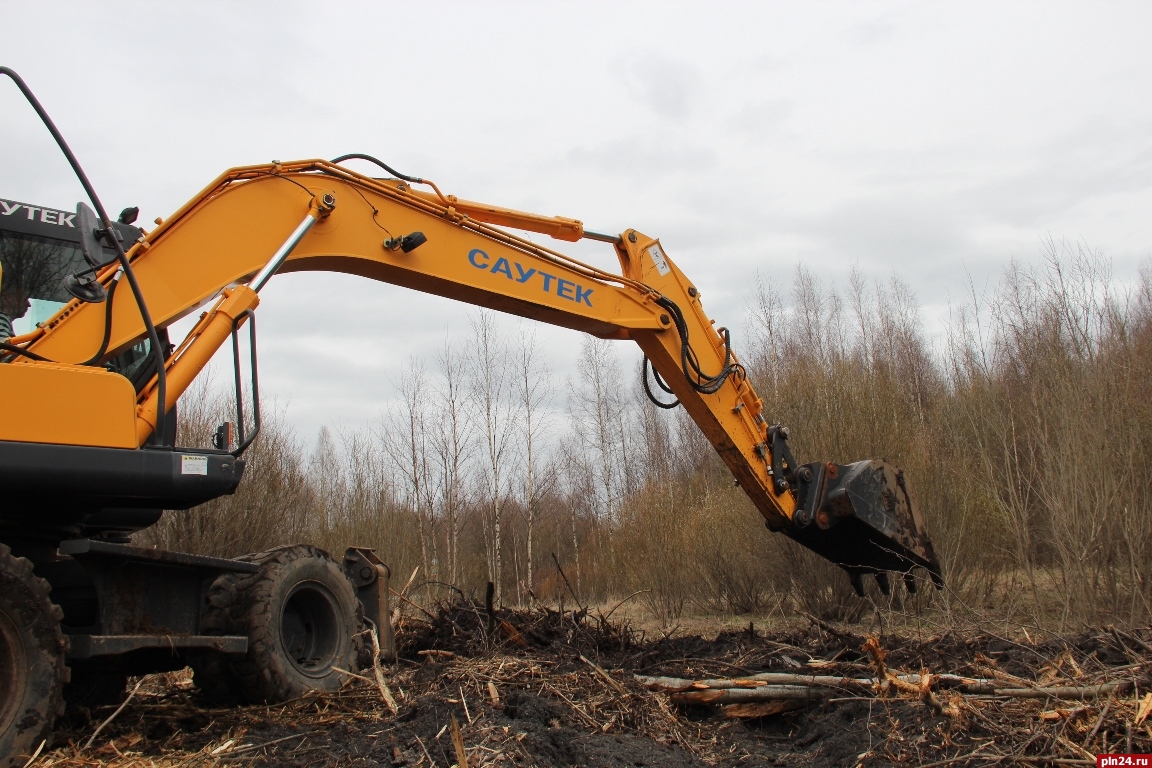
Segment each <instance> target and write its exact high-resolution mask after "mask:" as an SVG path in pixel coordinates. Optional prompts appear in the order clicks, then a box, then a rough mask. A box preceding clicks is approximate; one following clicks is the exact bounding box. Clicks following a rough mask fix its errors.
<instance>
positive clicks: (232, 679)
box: [188, 555, 255, 704]
mask: <svg viewBox="0 0 1152 768" xmlns="http://www.w3.org/2000/svg"><path fill="white" fill-rule="evenodd" d="M237 559H238V560H246V561H248V562H252V561H253V560H254V559H255V558H254V556H252V555H247V556H245V557H240V558H237ZM251 580H252V577H250V576H247V575H246V574H240V573H224V574H221V575H220V576H219V577H217V578H216V580H215V581H214V582H212V586H211V587H210V588H209V590H208V604H207V607H206V608H205V611H204V615H203V616H202V617H201V620H200V629H201V631H202V632H204V634H206V635H235V634H247V631H246V629H245V628H244V627H243V626H242V625H241V619H242V618H243V611H242V610H241V609H240V607H239V602H240V600H239V596H240V592H241V589H242V587H243V586H244V585H245V582H250V581H251ZM188 666H190V667H192V680H193V682H194V683H195V684H196V687H197V688H198V689H199V690H200V694H201V696H203V697H204V699H205V700H206V701H207V702H208V703H210V704H234V703H238V702H240V701H243V699H244V695H243V692H242V691H241V690H240V681H239V680H238V679H237V678H236V673H235V672H233V671H232V663H231V661H230V659H229V657H228V656H226V655H225V654H222V653H214V652H211V651H208V652H205V653H203V654H202V655H196V656H193V657H192V658H191V659H189V663H188Z"/></svg>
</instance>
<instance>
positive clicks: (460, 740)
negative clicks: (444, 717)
mask: <svg viewBox="0 0 1152 768" xmlns="http://www.w3.org/2000/svg"><path fill="white" fill-rule="evenodd" d="M451 717H452V720H451V721H450V722H451V724H452V749H453V750H455V752H456V765H457V768H468V753H467V752H465V751H464V734H462V733H460V723H458V722H456V715H452V716H451Z"/></svg>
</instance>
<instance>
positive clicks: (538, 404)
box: [514, 328, 552, 591]
mask: <svg viewBox="0 0 1152 768" xmlns="http://www.w3.org/2000/svg"><path fill="white" fill-rule="evenodd" d="M515 372H516V381H515V386H514V388H515V393H516V405H517V407H518V408H519V409H520V415H519V419H518V420H517V421H518V431H519V435H520V439H521V450H522V452H523V459H524V462H523V471H524V479H523V483H524V485H523V488H524V516H525V531H524V537H525V559H526V562H527V567H526V579H525V580H526V582H527V584H528V590H529V591H531V590H532V589H533V584H532V571H533V569H534V566H535V562H536V560H535V555H534V552H533V547H534V544H535V541H534V534H535V528H536V521H537V519H538V517H539V514H540V510H539V503H540V497H541V496H542V495H543V494H544V492H545V491H546V490H547V489H546V488H545V486H544V484H542V483H541V482H540V481H539V479H538V477H537V471H538V470H539V467H540V463H541V452H542V448H543V446H541V444H540V440H541V436H542V435H543V433H544V432H545V430H546V429H547V426H548V417H547V411H546V410H545V407H546V405H547V403H548V400H549V399H550V397H551V389H552V386H551V385H552V377H551V372H550V371H549V370H548V364H547V361H546V360H545V359H544V356H543V353H542V350H541V349H540V347H539V346H538V345H537V343H536V333H535V330H534V329H531V330H525V329H523V328H522V329H521V331H520V342H519V345H518V346H517V349H516V369H515Z"/></svg>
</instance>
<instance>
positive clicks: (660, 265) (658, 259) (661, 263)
mask: <svg viewBox="0 0 1152 768" xmlns="http://www.w3.org/2000/svg"><path fill="white" fill-rule="evenodd" d="M648 255H649V256H651V257H652V263H653V264H655V265H656V271H657V272H659V273H660V276H661V277H663V276H664V275H666V274H668V273H669V272H670V271H671V270H670V268H669V267H668V259H666V258H664V251H662V250H660V245H659V244H656V245H654V246H652V247H651V248H649V249H648Z"/></svg>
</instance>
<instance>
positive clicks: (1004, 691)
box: [993, 680, 1132, 699]
mask: <svg viewBox="0 0 1152 768" xmlns="http://www.w3.org/2000/svg"><path fill="white" fill-rule="evenodd" d="M1131 687H1132V681H1131V680H1120V681H1118V682H1115V683H1101V684H1100V685H1088V686H1083V687H1080V688H1068V687H1058V688H997V689H996V690H995V691H993V693H994V694H995V695H996V696H1009V697H1011V698H1014V699H1047V698H1053V699H1091V698H1095V697H1097V696H1104V695H1106V694H1109V693H1123V692H1124V691H1127V690H1128V689H1129V688H1131Z"/></svg>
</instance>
